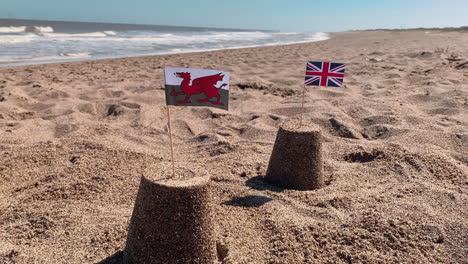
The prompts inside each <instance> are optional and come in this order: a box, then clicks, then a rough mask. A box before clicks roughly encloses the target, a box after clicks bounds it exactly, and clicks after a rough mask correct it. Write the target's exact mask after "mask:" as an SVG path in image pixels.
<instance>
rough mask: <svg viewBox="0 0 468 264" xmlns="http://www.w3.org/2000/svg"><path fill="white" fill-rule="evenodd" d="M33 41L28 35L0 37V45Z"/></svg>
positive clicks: (32, 37)
mask: <svg viewBox="0 0 468 264" xmlns="http://www.w3.org/2000/svg"><path fill="white" fill-rule="evenodd" d="M33 39H34V36H28V35H6V36H2V35H0V44H17V43H26V42H31V41H32V40H33Z"/></svg>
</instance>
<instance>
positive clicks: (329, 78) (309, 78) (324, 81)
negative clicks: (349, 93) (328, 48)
mask: <svg viewBox="0 0 468 264" xmlns="http://www.w3.org/2000/svg"><path fill="white" fill-rule="evenodd" d="M345 66H346V65H345V64H344V63H335V62H320V61H309V62H307V68H306V73H305V82H304V85H316V86H333V87H341V86H343V79H344V73H345Z"/></svg>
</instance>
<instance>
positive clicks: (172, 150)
mask: <svg viewBox="0 0 468 264" xmlns="http://www.w3.org/2000/svg"><path fill="white" fill-rule="evenodd" d="M163 76H164V90H165V92H167V91H166V89H167V87H166V67H164V70H163ZM166 107H167V125H168V128H169V142H170V144H171V163H172V178H175V165H174V145H173V144H172V124H171V110H170V108H169V107H170V106H169V105H166Z"/></svg>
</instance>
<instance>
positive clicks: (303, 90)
mask: <svg viewBox="0 0 468 264" xmlns="http://www.w3.org/2000/svg"><path fill="white" fill-rule="evenodd" d="M305 89H306V86H305V84H304V86H303V89H302V107H301V121H300V125H301V126H302V115H303V114H304V100H305V99H304V98H305Z"/></svg>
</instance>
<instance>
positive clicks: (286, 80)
mask: <svg viewBox="0 0 468 264" xmlns="http://www.w3.org/2000/svg"><path fill="white" fill-rule="evenodd" d="M466 43H468V33H466V32H438V31H430V32H424V31H408V32H404V31H395V32H391V31H374V32H372V31H368V32H343V33H336V34H333V35H332V38H331V39H329V40H325V41H319V42H313V43H305V44H294V45H286V46H271V47H260V48H247V49H232V50H220V51H213V52H201V53H188V54H175V55H164V56H147V57H135V58H123V59H110V60H99V61H82V62H70V63H59V64H47V65H30V66H19V67H9V68H8V67H6V68H0V263H103V264H104V263H121V259H122V250H123V249H124V247H125V241H126V239H127V231H128V225H129V220H130V217H131V214H132V210H133V205H134V202H135V197H136V194H137V190H138V185H139V182H140V177H141V174H142V172H143V171H144V170H147V168H148V167H151V166H154V165H158V164H166V165H167V163H168V162H170V149H169V136H168V134H167V133H166V132H165V131H164V125H165V124H166V123H167V116H166V105H165V97H164V80H163V69H162V68H163V67H164V66H172V67H191V68H205V69H217V70H222V71H228V72H230V73H231V90H230V106H229V107H230V109H229V111H223V110H219V109H214V108H203V107H171V113H172V119H173V134H174V147H175V154H176V162H179V163H183V164H190V163H193V164H196V166H201V167H203V168H204V169H206V170H207V171H208V172H209V174H210V177H211V180H212V185H213V201H212V202H213V206H214V211H215V212H216V214H215V219H216V237H217V240H218V241H219V243H221V244H223V245H224V247H225V248H226V250H227V252H228V254H227V256H224V258H222V259H220V260H219V262H220V263H233V264H234V263H239V264H240V263H242V264H253V263H255V264H256V263H259V264H261V263H275V264H289V263H468V262H467V256H468V188H467V187H468V46H467V45H466ZM308 60H316V61H335V62H343V63H347V68H346V77H345V87H343V88H327V87H320V88H318V87H308V88H307V92H306V99H305V114H304V118H305V119H307V120H309V121H311V122H313V123H314V124H316V125H317V126H319V127H320V130H321V132H322V135H323V155H324V156H323V162H324V163H323V166H324V177H325V182H326V187H324V188H322V189H319V190H314V191H295V190H287V189H282V188H278V187H275V186H272V185H270V184H268V183H266V182H265V181H264V180H263V176H264V175H265V173H266V169H267V166H268V161H269V158H270V155H271V152H272V149H273V143H274V141H275V136H276V132H277V131H278V127H279V125H280V124H281V123H282V122H284V121H285V120H288V119H295V118H298V117H299V114H300V113H301V107H300V106H301V95H302V87H303V86H302V83H303V80H304V70H305V63H306V61H308ZM166 165H164V166H166ZM194 166H195V165H194Z"/></svg>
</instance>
